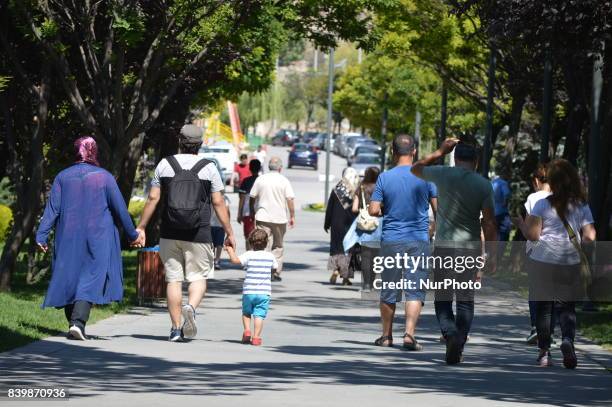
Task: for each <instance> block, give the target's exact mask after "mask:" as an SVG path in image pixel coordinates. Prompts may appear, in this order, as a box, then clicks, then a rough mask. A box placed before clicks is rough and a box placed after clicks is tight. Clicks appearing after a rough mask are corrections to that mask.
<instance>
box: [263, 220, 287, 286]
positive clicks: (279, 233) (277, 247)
mask: <svg viewBox="0 0 612 407" xmlns="http://www.w3.org/2000/svg"><path fill="white" fill-rule="evenodd" d="M255 227H256V228H257V229H262V230H264V231H265V232H266V233H267V234H268V246H266V251H269V252H272V254H273V255H274V257H276V262H277V263H278V269H277V270H276V272H277V273H278V274H280V273H281V272H282V271H283V238H284V237H285V232H286V231H287V224H286V223H271V222H262V221H259V220H258V221H255Z"/></svg>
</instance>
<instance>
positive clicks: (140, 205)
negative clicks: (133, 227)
mask: <svg viewBox="0 0 612 407" xmlns="http://www.w3.org/2000/svg"><path fill="white" fill-rule="evenodd" d="M144 206H145V201H144V200H143V199H130V204H129V205H128V212H129V213H130V216H131V217H132V220H133V221H134V224H137V223H138V220H140V215H142V211H143V209H144Z"/></svg>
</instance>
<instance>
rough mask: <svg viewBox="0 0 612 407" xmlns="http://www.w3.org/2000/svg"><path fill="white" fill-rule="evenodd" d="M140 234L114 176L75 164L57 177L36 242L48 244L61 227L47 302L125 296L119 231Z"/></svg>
mask: <svg viewBox="0 0 612 407" xmlns="http://www.w3.org/2000/svg"><path fill="white" fill-rule="evenodd" d="M115 222H118V223H121V225H122V226H123V228H124V230H125V232H126V234H127V236H128V238H129V239H130V240H135V239H136V238H137V237H138V233H137V232H136V230H135V229H134V224H133V223H132V219H131V218H130V215H129V213H128V211H127V208H126V206H125V202H124V200H123V197H122V196H121V192H120V191H119V188H118V186H117V183H116V182H115V179H114V178H113V176H112V175H111V174H110V173H109V172H108V171H106V170H104V169H102V168H100V167H97V166H95V165H91V164H87V163H78V164H74V165H72V166H71V167H68V168H66V169H65V170H63V171H62V172H60V173H59V174H58V175H57V177H56V178H55V180H54V181H53V187H52V188H51V195H50V197H49V200H48V202H47V205H46V207H45V212H44V214H43V217H42V220H41V222H40V226H39V227H38V232H37V233H36V242H38V243H43V244H44V243H47V238H48V236H49V232H50V231H51V229H52V228H53V227H55V244H54V251H53V274H52V276H51V282H50V284H49V289H48V290H47V295H46V297H45V301H44V303H43V305H42V306H43V308H44V307H63V306H65V305H67V304H72V303H74V302H75V301H77V300H84V301H89V302H92V303H94V304H108V303H110V302H111V301H120V300H121V299H122V298H123V267H122V261H121V245H120V240H119V232H118V230H117V226H116V225H115Z"/></svg>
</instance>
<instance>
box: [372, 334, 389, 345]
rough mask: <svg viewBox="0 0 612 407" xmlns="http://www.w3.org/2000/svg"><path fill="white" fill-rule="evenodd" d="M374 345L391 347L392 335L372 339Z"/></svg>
mask: <svg viewBox="0 0 612 407" xmlns="http://www.w3.org/2000/svg"><path fill="white" fill-rule="evenodd" d="M385 342H387V344H385ZM374 346H382V347H386V348H391V347H393V337H392V336H384V335H383V336H381V337H380V338H378V339H376V340H375V341H374Z"/></svg>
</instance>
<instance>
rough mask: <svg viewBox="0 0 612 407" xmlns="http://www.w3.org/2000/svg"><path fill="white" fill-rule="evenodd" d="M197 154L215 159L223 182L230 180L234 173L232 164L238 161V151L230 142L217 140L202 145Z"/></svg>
mask: <svg viewBox="0 0 612 407" xmlns="http://www.w3.org/2000/svg"><path fill="white" fill-rule="evenodd" d="M198 156H200V157H202V158H214V159H215V160H217V161H218V162H219V164H220V166H221V172H222V173H223V178H224V179H225V182H226V183H228V182H230V180H231V179H232V175H233V174H234V165H235V164H236V163H237V162H238V152H237V151H236V148H235V147H234V146H233V145H232V144H230V143H228V142H227V141H218V142H216V143H215V144H212V145H210V146H202V147H200V151H199V153H198Z"/></svg>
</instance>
